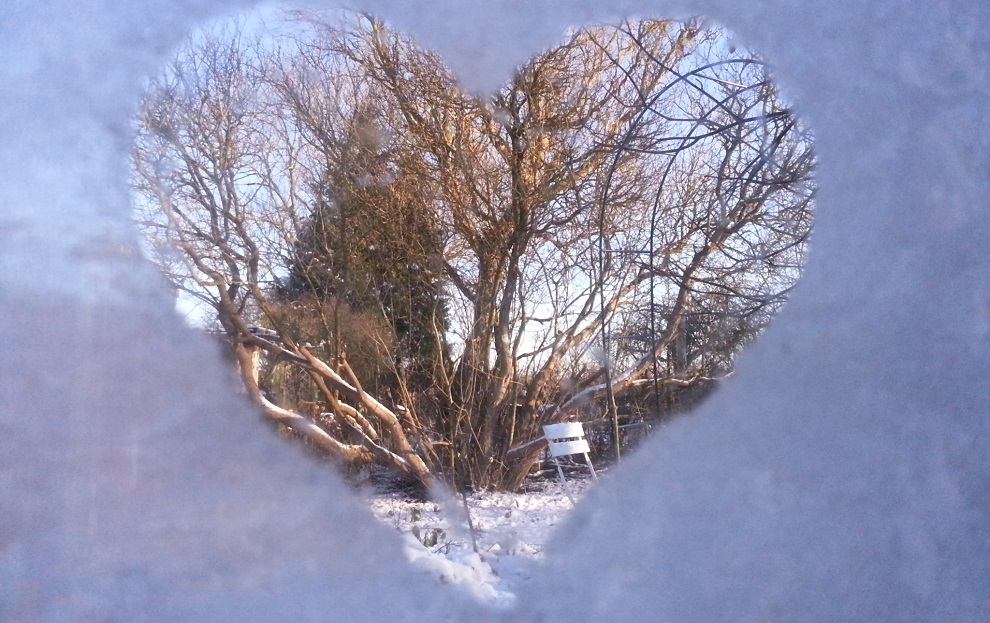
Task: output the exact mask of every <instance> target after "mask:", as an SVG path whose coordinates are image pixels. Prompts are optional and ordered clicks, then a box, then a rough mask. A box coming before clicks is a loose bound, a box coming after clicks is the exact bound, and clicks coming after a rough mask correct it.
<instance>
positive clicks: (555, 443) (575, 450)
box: [543, 422, 591, 456]
mask: <svg viewBox="0 0 990 623" xmlns="http://www.w3.org/2000/svg"><path fill="white" fill-rule="evenodd" d="M543 435H544V436H545V437H546V438H547V444H548V445H549V446H550V456H568V455H571V454H584V453H587V452H590V451H591V448H590V446H588V440H587V439H585V438H584V425H583V424H581V422H563V423H561V424H547V425H546V426H544V427H543Z"/></svg>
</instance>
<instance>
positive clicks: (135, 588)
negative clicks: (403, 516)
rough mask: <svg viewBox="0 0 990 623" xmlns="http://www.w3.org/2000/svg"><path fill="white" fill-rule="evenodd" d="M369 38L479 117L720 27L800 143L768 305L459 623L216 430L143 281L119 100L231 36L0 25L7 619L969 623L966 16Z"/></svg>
mask: <svg viewBox="0 0 990 623" xmlns="http://www.w3.org/2000/svg"><path fill="white" fill-rule="evenodd" d="M361 5H362V8H367V9H370V10H373V11H376V12H378V13H380V14H382V15H383V16H384V17H386V19H389V20H390V21H391V22H393V23H394V24H395V25H396V26H398V27H400V28H403V29H405V30H406V31H408V32H410V33H411V34H412V35H413V36H415V37H416V38H417V39H419V40H421V41H422V42H423V43H424V45H427V46H430V47H435V48H437V49H438V50H440V51H441V52H442V53H443V54H445V55H446V56H447V58H448V59H449V60H450V62H451V64H452V65H453V66H454V67H455V69H456V70H457V71H459V72H460V73H461V75H462V76H464V77H465V80H466V81H467V83H468V85H469V86H470V87H472V88H475V89H479V90H480V89H485V88H489V87H491V86H494V85H497V84H499V83H501V82H502V81H503V80H504V79H505V78H506V77H507V76H508V74H509V71H510V70H511V68H512V67H513V66H514V65H515V64H517V63H518V62H519V61H521V60H522V59H524V58H526V57H528V56H529V55H530V54H531V53H532V52H533V51H534V50H536V49H538V48H539V47H541V46H542V45H544V44H545V43H547V42H548V41H551V40H552V39H553V38H554V37H556V36H557V33H559V32H561V31H562V30H563V29H564V28H566V27H567V26H569V25H573V24H580V23H587V22H590V21H603V20H612V19H614V18H616V17H621V16H623V15H631V16H636V15H670V16H672V17H681V16H683V15H689V14H705V15H710V16H712V17H713V18H714V19H717V20H720V21H724V22H725V23H726V24H728V25H730V26H731V27H732V28H733V30H734V31H736V32H737V33H739V34H740V35H741V36H743V37H744V38H746V39H747V43H749V44H751V45H752V46H753V47H754V48H757V49H760V50H761V51H764V52H765V53H766V54H767V55H768V57H770V58H772V59H774V60H775V62H776V63H777V64H778V67H777V69H778V77H779V79H780V81H781V83H782V84H783V85H784V87H785V89H787V90H788V91H789V95H790V97H791V99H793V100H795V101H797V102H798V104H799V108H800V110H801V112H803V113H804V115H805V116H806V118H807V119H808V121H809V122H810V123H811V124H812V125H813V126H814V127H815V128H816V132H817V135H818V149H819V158H820V165H819V181H820V185H821V188H822V192H821V195H820V199H819V205H818V211H817V215H818V216H817V222H816V232H815V239H814V247H813V250H812V254H811V256H810V258H809V263H808V265H807V268H806V270H805V273H804V278H803V281H802V283H801V285H800V287H799V288H798V290H797V292H796V293H795V296H794V297H793V299H792V302H791V303H790V304H789V305H788V307H787V308H786V309H785V310H784V312H783V313H781V314H780V316H779V317H778V318H777V320H776V322H775V323H774V324H773V325H772V327H771V328H770V330H769V331H768V332H767V333H766V334H765V335H764V336H763V339H761V340H760V342H759V344H757V345H756V346H755V347H754V348H753V349H751V350H750V351H748V352H747V353H746V354H745V356H744V357H743V359H742V361H741V362H740V364H739V367H738V375H737V378H736V379H735V380H734V381H733V382H732V383H731V384H730V385H728V386H726V387H725V388H724V389H723V390H722V391H721V392H720V393H719V394H718V395H717V396H716V397H715V398H714V399H712V400H710V401H708V402H707V403H706V404H705V405H704V406H703V408H702V410H701V413H700V414H699V417H696V418H691V419H689V420H684V421H682V422H681V423H679V424H677V425H676V426H674V427H672V428H671V429H669V432H668V433H667V434H665V435H664V436H663V437H662V438H657V439H655V440H653V441H652V442H651V443H650V444H649V447H647V448H645V449H644V451H642V452H639V453H637V454H636V455H635V457H634V458H633V459H632V460H630V461H628V462H627V463H625V464H624V465H623V466H622V468H621V471H620V472H619V473H617V474H615V475H614V483H613V485H614V486H611V487H608V488H604V487H603V488H600V489H598V490H596V491H594V492H593V493H591V494H590V495H589V496H587V497H585V498H584V499H583V500H582V502H581V505H580V507H579V508H578V510H577V511H576V512H575V514H574V515H573V517H572V521H571V522H570V525H569V527H568V528H567V529H566V530H564V531H563V532H561V533H560V534H559V535H558V538H557V540H556V542H555V545H552V546H551V548H550V551H549V552H548V559H549V560H550V561H551V562H550V565H551V566H550V568H548V569H547V570H546V573H544V574H542V575H540V576H538V577H536V578H534V580H533V581H532V582H531V584H530V586H529V587H528V589H527V590H525V591H523V592H522V593H521V594H520V595H519V599H518V602H517V606H516V608H515V610H514V611H512V612H509V613H500V614H496V613H491V612H477V611H474V610H476V608H477V607H476V606H474V605H471V604H468V603H466V602H459V601H456V600H454V599H450V598H448V597H447V596H448V593H446V592H443V591H442V590H441V588H440V587H439V586H437V585H433V584H431V583H429V582H428V581H427V580H425V579H424V578H422V577H421V576H418V575H416V574H415V573H413V572H412V571H411V570H410V568H408V566H407V565H405V564H404V563H401V562H399V561H400V560H401V559H400V556H399V548H400V545H399V542H398V540H397V539H396V538H394V537H393V536H391V535H390V533H389V532H388V531H387V530H386V529H384V528H381V527H380V526H377V525H376V524H375V523H374V522H373V521H372V520H371V519H370V517H369V515H368V513H367V511H366V510H364V509H363V508H361V505H360V504H359V502H358V501H357V500H356V499H354V498H353V497H352V494H350V493H349V492H348V491H347V490H346V489H345V488H344V487H343V486H342V485H338V484H335V483H333V482H328V479H327V477H326V475H325V473H324V472H322V471H320V470H318V469H317V468H314V467H313V466H312V465H311V464H309V463H308V462H307V461H305V460H304V459H303V458H302V457H298V456H294V455H293V454H292V453H291V452H286V448H285V447H284V446H282V445H280V444H278V443H277V442H276V441H275V440H273V439H271V437H270V436H269V435H268V434H267V433H266V432H265V431H264V430H262V429H261V427H260V426H259V427H258V429H257V430H254V429H250V428H245V427H241V426H231V425H230V422H232V421H236V420H237V418H253V417H256V416H255V415H253V412H252V410H251V409H250V408H248V407H247V406H246V403H245V402H244V401H243V400H242V399H240V398H239V397H238V396H237V394H236V392H235V391H234V389H233V387H234V383H233V382H232V380H231V379H229V378H227V377H226V376H225V375H224V374H223V373H221V372H219V370H220V369H221V368H220V367H219V366H218V365H217V359H218V356H217V354H216V353H215V352H214V351H213V350H212V348H211V347H210V346H209V345H208V344H207V343H205V341H204V340H202V339H201V338H199V337H197V336H195V335H193V334H192V333H191V332H190V331H189V330H188V329H185V328H183V326H182V324H181V322H180V321H179V320H178V319H177V318H176V317H174V316H173V315H170V314H168V313H167V312H165V311H163V310H166V309H167V308H168V307H169V305H168V303H167V300H168V297H167V295H166V293H165V292H164V290H163V287H162V285H161V283H160V281H159V278H158V277H157V276H156V275H155V272H154V270H152V268H151V267H149V266H148V265H146V264H144V263H142V261H141V260H140V259H139V254H138V253H136V251H135V245H136V236H135V234H134V232H133V230H132V229H131V227H130V225H128V220H127V219H128V199H127V190H126V181H127V180H126V166H125V163H126V153H125V151H126V149H127V145H128V144H129V134H128V132H129V130H128V127H127V118H128V116H129V114H130V113H131V112H132V109H131V107H132V106H133V103H134V102H135V101H136V98H137V94H138V92H139V89H140V80H141V79H142V77H143V76H145V75H147V74H148V73H149V72H150V71H152V70H153V68H154V67H155V66H156V65H157V64H158V63H160V61H161V59H162V58H163V56H164V55H165V54H166V52H167V50H168V49H169V48H170V47H171V46H173V45H174V44H175V43H176V42H177V41H178V40H179V38H180V37H181V36H182V34H183V33H184V32H185V31H187V30H188V29H190V28H192V27H193V26H195V25H196V24H197V23H198V22H200V21H201V20H204V19H207V18H210V17H216V16H218V15H219V14H220V13H222V12H226V11H232V10H234V9H243V8H244V6H243V5H239V4H237V3H234V2H213V3H205V2H192V1H188V0H186V1H179V2H175V1H167V2H166V1H165V0H150V1H149V2H144V3H135V4H132V5H120V3H110V2H103V1H101V0H89V1H85V0H79V1H77V2H74V3H71V4H70V3H68V2H51V3H45V4H43V5H38V4H34V3H27V2H21V1H15V2H12V3H7V4H5V5H4V7H3V8H2V9H0V59H3V60H2V61H0V81H2V83H3V84H4V88H3V89H2V90H0V136H2V137H3V141H0V166H2V168H0V170H2V172H3V173H2V175H0V319H2V322H3V326H4V341H3V349H2V351H0V499H2V500H3V502H2V505H0V620H3V621H39V620H40V621H48V620H51V621H55V620H59V621H62V620H83V621H85V620H126V621H140V620H161V621H176V620H183V621H225V620H230V621H244V620H298V621H304V620H314V621H316V620H320V621H323V620H344V619H347V620H355V621H360V620H367V621H382V620H409V621H417V620H484V618H486V617H487V618H488V619H490V620H492V619H494V620H497V619H498V618H500V617H504V618H506V619H508V620H563V619H565V618H568V617H569V618H573V619H575V620H605V619H608V620H617V621H619V620H621V621H638V620H642V621H657V620H670V621H709V622H710V621H721V620H725V621H749V620H752V621H766V620H784V621H790V620H816V621H834V620H880V621H882V620H935V619H940V620H952V621H984V620H986V619H987V618H988V616H990V612H988V611H990V605H988V604H990V580H988V578H990V504H988V501H987V492H988V491H990V447H988V446H990V440H988V433H990V431H988V428H990V423H988V422H990V419H988V416H987V414H988V413H990V388H988V381H987V371H988V370H990V264H988V258H987V251H986V248H987V245H986V240H987V238H988V234H990V212H988V211H987V210H986V197H987V196H988V195H990V188H988V186H990V176H988V175H987V171H990V139H988V135H987V130H986V129H985V128H986V122H985V120H986V118H987V117H988V113H990V105H988V102H990V98H988V95H990V77H988V73H987V67H990V40H988V35H987V33H986V30H985V28H983V25H985V24H987V23H990V8H988V7H987V6H986V3H985V2H982V0H957V1H956V2H948V3H942V4H940V5H939V6H937V7H927V6H922V5H918V4H911V5H905V4H903V3H895V2H877V3H872V4H869V5H863V4H861V3H854V2H839V3H838V4H836V3H830V4H829V5H827V6H824V5H822V6H819V5H817V4H804V5H798V4H794V3H792V2H790V1H787V0H777V1H774V0H761V1H757V2H752V3H745V4H743V3H737V2H716V1H714V0H712V1H709V2H703V1H701V0H698V1H696V2H683V3H677V4H676V5H665V4H661V3H653V2H645V1H642V2H637V1H635V0H625V1H620V2H618V3H609V4H608V8H607V9H603V8H602V6H603V5H602V3H600V2H597V1H596V0H575V1H574V2H569V3H566V5H565V4H560V3H555V2H550V1H542V2H527V3H519V2H513V1H511V0H505V1H498V2H463V1H458V2H454V1H452V0H451V1H444V2H426V1H425V0H416V1H411V2H410V1H406V2H392V1H389V0H382V1H380V2H372V1H370V0H368V1H365V2H363V3H361ZM785 378H786V379H789V381H788V382H787V383H784V382H782V379H785Z"/></svg>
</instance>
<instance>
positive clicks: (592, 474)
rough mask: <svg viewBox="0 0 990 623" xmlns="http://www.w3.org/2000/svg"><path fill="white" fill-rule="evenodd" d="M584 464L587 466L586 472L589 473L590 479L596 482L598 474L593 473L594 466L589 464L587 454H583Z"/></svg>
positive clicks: (589, 459) (589, 458) (589, 460)
mask: <svg viewBox="0 0 990 623" xmlns="http://www.w3.org/2000/svg"><path fill="white" fill-rule="evenodd" d="M584 462H585V463H587V464H588V470H589V471H591V477H592V478H594V479H595V480H598V474H596V473H595V466H594V465H592V464H591V457H590V456H588V453H587V452H585V453H584Z"/></svg>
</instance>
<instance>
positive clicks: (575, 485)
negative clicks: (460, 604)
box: [369, 478, 595, 607]
mask: <svg viewBox="0 0 990 623" xmlns="http://www.w3.org/2000/svg"><path fill="white" fill-rule="evenodd" d="M594 485H595V483H594V481H592V480H591V479H590V478H570V479H569V480H568V486H569V489H570V493H571V495H572V496H573V498H574V499H575V501H579V500H580V498H581V496H582V495H583V494H584V493H585V492H586V491H587V490H588V488H589V487H591V486H594ZM527 488H528V489H529V491H527V492H525V493H475V494H471V495H469V496H468V497H467V506H468V509H469V511H470V517H471V524H470V525H473V527H474V537H475V540H476V542H477V552H475V545H474V543H473V542H472V537H471V530H470V529H469V524H468V521H467V516H466V513H465V510H464V500H463V498H462V497H461V496H458V495H452V496H450V497H449V498H448V499H446V500H443V501H440V502H417V501H413V500H410V499H408V498H407V497H406V496H405V495H404V494H399V493H389V494H378V495H374V496H373V497H371V498H370V500H369V502H370V505H371V510H372V512H373V513H374V515H375V516H376V517H377V518H378V519H379V520H380V521H382V522H383V523H385V524H386V525H388V526H391V527H393V528H395V529H396V530H398V531H399V532H400V533H401V534H402V538H403V541H404V545H405V548H404V552H405V555H406V557H407V558H408V560H409V561H410V562H411V563H412V565H413V566H414V567H415V568H417V569H420V570H422V572H423V573H427V574H430V575H433V576H434V577H436V578H437V579H439V580H440V582H442V583H443V584H447V585H449V586H451V587H452V588H453V590H455V591H457V592H458V593H460V594H462V595H465V596H467V597H470V598H472V599H474V600H477V601H479V602H481V603H485V604H488V605H492V606H496V607H508V606H511V605H512V604H513V603H514V601H515V596H516V592H517V590H518V589H519V588H520V587H521V585H522V584H523V583H525V582H527V581H528V580H529V579H530V577H532V575H533V572H534V568H535V567H537V566H539V565H540V564H541V563H542V561H543V546H544V544H545V543H546V542H547V540H548V539H549V538H550V535H551V533H552V532H553V531H554V529H555V528H556V527H557V526H558V525H559V524H560V523H561V522H562V521H563V520H564V518H565V517H566V515H567V514H568V513H569V512H570V511H571V510H573V508H574V506H573V504H572V503H571V500H570V499H568V495H567V492H566V491H565V489H564V487H563V486H562V485H561V484H560V483H559V482H557V481H555V480H540V481H534V482H533V483H531V484H530V486H529V487H527Z"/></svg>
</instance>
